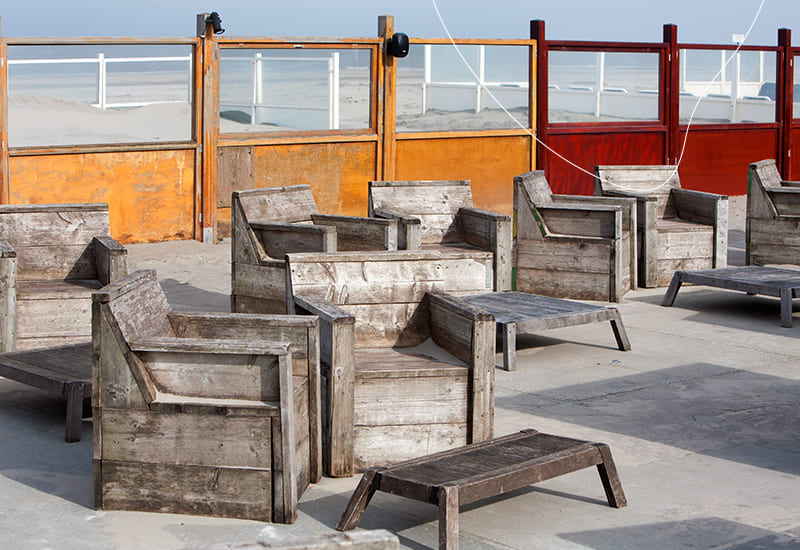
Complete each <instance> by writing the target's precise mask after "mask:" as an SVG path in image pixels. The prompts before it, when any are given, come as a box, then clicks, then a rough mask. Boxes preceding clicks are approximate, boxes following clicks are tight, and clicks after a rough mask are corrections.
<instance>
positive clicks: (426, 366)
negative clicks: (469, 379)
mask: <svg viewBox="0 0 800 550" xmlns="http://www.w3.org/2000/svg"><path fill="white" fill-rule="evenodd" d="M424 347H425V344H423V345H421V346H416V347H414V348H394V349H360V350H356V351H355V364H356V368H355V374H356V378H360V379H366V378H422V377H434V376H466V374H467V373H468V372H469V369H468V367H467V366H466V365H464V364H463V363H461V362H460V361H458V360H457V359H455V358H451V357H432V356H431V355H426V354H425V352H424V351H423V349H421V348H424ZM433 351H434V352H438V353H437V355H438V354H441V355H444V354H445V352H444V351H442V350H441V349H437V350H433Z"/></svg>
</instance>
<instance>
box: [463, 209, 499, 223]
mask: <svg viewBox="0 0 800 550" xmlns="http://www.w3.org/2000/svg"><path fill="white" fill-rule="evenodd" d="M458 213H459V215H468V216H477V217H479V218H483V219H486V220H491V221H495V222H497V221H506V220H507V221H511V216H508V215H506V214H501V213H499V212H492V211H491V210H482V209H480V208H473V207H471V206H470V207H461V208H459V209H458Z"/></svg>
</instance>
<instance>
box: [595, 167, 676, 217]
mask: <svg viewBox="0 0 800 550" xmlns="http://www.w3.org/2000/svg"><path fill="white" fill-rule="evenodd" d="M594 174H595V192H596V193H597V194H606V192H608V191H622V192H627V193H636V194H638V195H649V196H655V197H656V198H657V200H658V217H659V218H674V217H676V216H677V211H676V210H675V203H674V200H673V198H672V190H673V189H680V187H681V182H680V179H679V178H678V170H677V169H676V167H675V166H673V165H653V166H646V165H645V166H595V167H594Z"/></svg>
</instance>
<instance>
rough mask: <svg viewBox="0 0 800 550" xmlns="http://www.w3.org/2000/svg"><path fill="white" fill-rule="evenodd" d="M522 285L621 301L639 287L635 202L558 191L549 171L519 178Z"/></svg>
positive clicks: (517, 212) (572, 295) (517, 200)
mask: <svg viewBox="0 0 800 550" xmlns="http://www.w3.org/2000/svg"><path fill="white" fill-rule="evenodd" d="M514 212H515V215H516V219H517V228H516V229H517V233H516V247H515V254H516V258H515V265H516V268H517V290H520V291H522V292H530V293H532V294H543V295H545V296H553V297H556V298H572V299H582V300H601V301H609V302H618V301H619V300H620V299H621V298H622V295H623V294H625V292H627V291H628V290H630V289H632V288H636V233H635V232H636V202H635V200H634V199H626V198H613V197H583V196H577V195H554V194H553V193H552V191H551V190H550V184H549V183H547V179H546V177H545V174H544V171H542V170H536V171H533V172H528V173H526V174H522V175H519V176H516V177H515V178H514Z"/></svg>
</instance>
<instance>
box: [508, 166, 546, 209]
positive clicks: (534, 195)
mask: <svg viewBox="0 0 800 550" xmlns="http://www.w3.org/2000/svg"><path fill="white" fill-rule="evenodd" d="M514 186H515V188H516V186H520V187H523V188H524V189H525V191H526V193H527V195H528V197H529V198H530V200H531V201H533V204H544V203H548V202H552V201H553V192H552V191H551V190H550V184H549V183H547V177H545V175H544V170H534V171H532V172H527V173H525V174H521V175H519V176H514Z"/></svg>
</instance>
